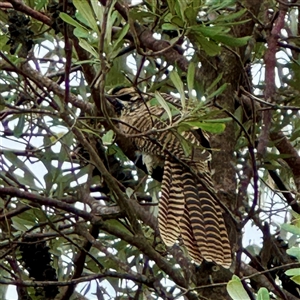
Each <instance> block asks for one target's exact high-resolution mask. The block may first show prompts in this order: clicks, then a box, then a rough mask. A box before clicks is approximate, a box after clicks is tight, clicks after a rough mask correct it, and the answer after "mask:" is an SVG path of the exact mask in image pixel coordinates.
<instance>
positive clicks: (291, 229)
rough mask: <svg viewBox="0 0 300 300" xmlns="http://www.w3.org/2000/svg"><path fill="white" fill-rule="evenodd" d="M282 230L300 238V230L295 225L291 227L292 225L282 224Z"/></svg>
mask: <svg viewBox="0 0 300 300" xmlns="http://www.w3.org/2000/svg"><path fill="white" fill-rule="evenodd" d="M280 227H281V229H284V230H285V231H288V232H290V233H292V234H296V235H298V236H300V228H299V227H297V226H295V225H291V224H286V223H285V224H282V225H281V226H280Z"/></svg>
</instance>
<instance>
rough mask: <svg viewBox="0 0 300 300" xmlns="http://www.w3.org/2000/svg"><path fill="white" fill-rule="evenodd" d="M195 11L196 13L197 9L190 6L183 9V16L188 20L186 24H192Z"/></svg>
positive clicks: (194, 19)
mask: <svg viewBox="0 0 300 300" xmlns="http://www.w3.org/2000/svg"><path fill="white" fill-rule="evenodd" d="M197 13H198V10H197V9H195V8H193V7H191V6H188V7H187V8H186V9H185V10H184V16H185V19H186V21H187V22H188V24H190V25H194V24H195V23H196V19H197Z"/></svg>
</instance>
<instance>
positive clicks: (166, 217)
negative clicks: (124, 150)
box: [117, 89, 231, 268]
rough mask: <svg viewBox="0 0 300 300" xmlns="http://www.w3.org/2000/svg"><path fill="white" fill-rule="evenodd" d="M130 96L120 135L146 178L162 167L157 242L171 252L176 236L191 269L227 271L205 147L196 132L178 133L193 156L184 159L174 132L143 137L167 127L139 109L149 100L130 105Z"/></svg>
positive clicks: (154, 109) (158, 111) (155, 112)
mask: <svg viewBox="0 0 300 300" xmlns="http://www.w3.org/2000/svg"><path fill="white" fill-rule="evenodd" d="M126 90H127V93H129V91H131V92H132V90H131V89H123V90H120V91H119V92H118V93H117V94H122V96H124V92H125V93H126ZM130 95H131V96H132V100H135V102H133V104H130V105H128V107H127V108H126V109H124V110H123V111H122V114H121V117H120V119H121V121H122V122H120V129H121V130H122V131H123V132H124V133H125V134H127V135H129V136H131V137H130V139H131V140H132V142H133V143H135V145H136V147H137V149H139V151H141V152H142V153H143V161H144V163H145V164H146V166H147V169H148V171H149V173H151V172H152V169H153V168H155V165H157V164H159V163H161V162H164V173H163V179H162V185H161V198H160V201H159V215H158V222H159V230H160V234H161V237H162V239H163V241H164V242H165V244H166V245H167V246H172V245H173V244H174V243H175V242H176V241H177V240H178V238H179V237H180V236H181V238H182V240H183V243H184V245H185V247H186V249H187V250H188V253H189V255H190V257H191V258H192V259H193V260H194V261H195V262H196V263H198V264H200V263H201V262H202V261H203V259H205V260H206V261H212V262H215V263H217V264H220V265H222V266H224V267H226V268H228V267H229V266H230V265H231V248H230V245H229V241H228V235H227V231H226V228H225V224H224V220H223V216H222V210H221V207H220V205H219V203H218V200H217V199H216V194H215V192H214V188H213V183H212V179H211V174H210V169H209V160H210V153H209V151H208V150H207V149H205V148H204V147H203V146H205V147H209V142H208V140H207V136H206V134H205V133H204V132H201V131H200V130H197V132H196V131H188V132H184V133H182V136H183V137H184V138H185V139H186V140H187V141H189V142H190V143H192V144H193V151H192V153H191V155H189V156H188V157H187V156H186V155H185V153H184V150H183V148H182V145H181V143H180V140H179V139H178V135H177V134H176V133H175V132H174V131H172V130H162V131H158V132H153V131H152V132H151V134H149V131H150V130H152V129H154V128H155V129H158V130H160V129H163V128H165V127H166V126H167V124H166V123H167V122H162V121H161V119H160V118H161V117H162V116H163V114H164V113H165V110H164V109H163V108H162V107H161V106H159V105H154V106H151V105H149V103H148V104H145V101H146V102H147V101H148V100H150V99H152V98H153V97H154V96H153V97H152V96H149V95H145V96H143V97H142V98H141V99H138V100H136V99H137V94H136V93H134V94H132V93H131V94H129V96H130ZM162 96H163V97H164V99H165V100H166V101H167V102H170V103H172V104H173V105H176V106H178V105H180V100H179V99H177V98H174V97H172V96H170V95H168V94H162ZM120 98H121V99H122V97H121V96H120ZM127 98H128V95H127ZM175 118H176V117H175ZM127 124H128V125H127ZM147 132H148V134H147ZM141 133H145V135H143V134H141ZM199 133H200V134H199ZM134 135H135V136H134Z"/></svg>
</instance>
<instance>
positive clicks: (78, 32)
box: [73, 27, 89, 39]
mask: <svg viewBox="0 0 300 300" xmlns="http://www.w3.org/2000/svg"><path fill="white" fill-rule="evenodd" d="M73 33H74V35H75V36H76V37H77V38H84V39H87V38H88V37H89V32H88V31H87V30H86V29H83V28H82V27H76V28H75V29H74V30H73Z"/></svg>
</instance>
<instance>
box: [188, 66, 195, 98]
mask: <svg viewBox="0 0 300 300" xmlns="http://www.w3.org/2000/svg"><path fill="white" fill-rule="evenodd" d="M194 78H195V63H194V62H192V61H191V62H190V63H189V67H188V71H187V86H188V91H189V98H192V91H193V89H194Z"/></svg>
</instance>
